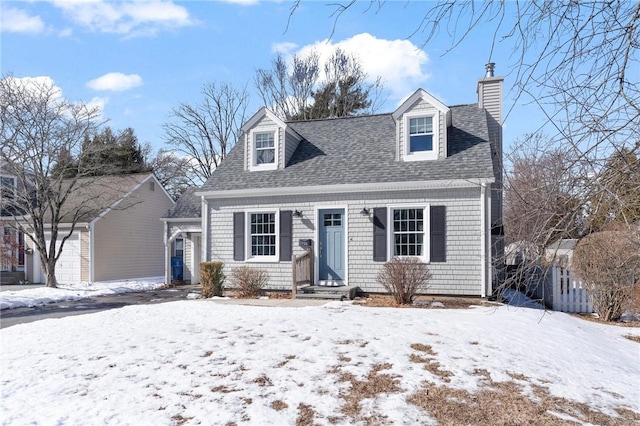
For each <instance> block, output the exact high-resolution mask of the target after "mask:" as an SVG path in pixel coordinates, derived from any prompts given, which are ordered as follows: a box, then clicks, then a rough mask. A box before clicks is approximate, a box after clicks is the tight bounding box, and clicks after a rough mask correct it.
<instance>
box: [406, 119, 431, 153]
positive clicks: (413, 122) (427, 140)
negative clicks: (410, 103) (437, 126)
mask: <svg viewBox="0 0 640 426" xmlns="http://www.w3.org/2000/svg"><path fill="white" fill-rule="evenodd" d="M409 151H410V152H411V153H415V152H424V151H433V117H416V118H410V119H409Z"/></svg>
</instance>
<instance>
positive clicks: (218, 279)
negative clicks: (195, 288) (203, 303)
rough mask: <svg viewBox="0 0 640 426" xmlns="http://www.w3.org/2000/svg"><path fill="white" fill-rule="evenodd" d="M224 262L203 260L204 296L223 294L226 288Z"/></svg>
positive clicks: (201, 271)
mask: <svg viewBox="0 0 640 426" xmlns="http://www.w3.org/2000/svg"><path fill="white" fill-rule="evenodd" d="M223 269H224V263H222V262H202V263H201V264H200V283H201V284H202V297H204V298H206V299H208V298H210V297H213V296H218V297H219V296H222V291H223V290H224V287H223V284H224V279H225V276H224V273H223Z"/></svg>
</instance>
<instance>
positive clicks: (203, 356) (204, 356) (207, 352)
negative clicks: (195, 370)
mask: <svg viewBox="0 0 640 426" xmlns="http://www.w3.org/2000/svg"><path fill="white" fill-rule="evenodd" d="M211 355H213V351H206V352H205V353H204V354H202V355H201V357H202V358H206V357H209V356H211Z"/></svg>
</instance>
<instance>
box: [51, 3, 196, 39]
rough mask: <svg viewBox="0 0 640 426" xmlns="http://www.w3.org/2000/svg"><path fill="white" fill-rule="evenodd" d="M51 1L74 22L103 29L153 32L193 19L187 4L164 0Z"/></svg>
mask: <svg viewBox="0 0 640 426" xmlns="http://www.w3.org/2000/svg"><path fill="white" fill-rule="evenodd" d="M52 3H53V4H54V5H55V6H56V7H58V8H60V9H61V10H63V12H64V13H65V14H66V16H67V17H69V19H71V20H73V21H74V22H75V23H77V24H80V25H82V26H84V27H86V28H89V29H90V30H92V31H97V32H104V33H114V34H123V35H128V36H137V35H153V34H155V33H157V32H158V31H159V30H161V29H176V28H182V27H187V26H191V25H194V24H195V23H196V22H195V20H194V19H192V18H191V16H190V15H189V12H188V10H187V9H186V8H184V7H183V6H179V5H176V4H174V3H173V2H171V1H164V0H153V1H143V2H132V1H126V2H124V1H123V2H104V1H102V0H88V1H86V0H52Z"/></svg>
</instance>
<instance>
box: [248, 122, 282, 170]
mask: <svg viewBox="0 0 640 426" xmlns="http://www.w3.org/2000/svg"><path fill="white" fill-rule="evenodd" d="M277 134H278V132H277V131H268V132H252V133H251V139H252V141H253V150H252V161H251V169H252V170H273V169H276V168H277V166H278V164H277V158H278V155H277V153H278V141H277V137H278V136H277Z"/></svg>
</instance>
